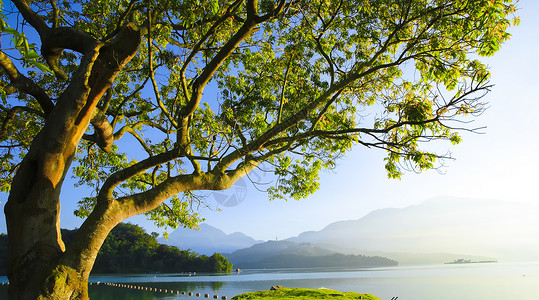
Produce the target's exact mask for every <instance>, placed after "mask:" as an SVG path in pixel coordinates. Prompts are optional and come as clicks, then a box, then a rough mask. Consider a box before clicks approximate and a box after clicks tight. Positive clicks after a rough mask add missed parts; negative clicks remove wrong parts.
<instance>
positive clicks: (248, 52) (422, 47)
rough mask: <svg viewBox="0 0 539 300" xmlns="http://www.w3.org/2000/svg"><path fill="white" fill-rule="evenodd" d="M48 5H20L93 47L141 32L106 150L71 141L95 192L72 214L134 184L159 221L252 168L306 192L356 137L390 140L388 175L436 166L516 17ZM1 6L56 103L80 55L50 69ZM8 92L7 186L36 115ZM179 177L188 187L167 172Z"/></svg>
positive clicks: (120, 84)
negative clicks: (434, 144) (434, 146)
mask: <svg viewBox="0 0 539 300" xmlns="http://www.w3.org/2000/svg"><path fill="white" fill-rule="evenodd" d="M51 3H52V2H51ZM55 5H56V8H53V7H52V4H50V3H45V2H43V3H41V2H39V3H37V2H36V3H31V4H30V8H31V9H34V10H35V11H37V12H38V13H37V14H38V15H40V16H41V18H42V20H43V22H44V23H46V24H47V25H48V26H50V28H61V27H62V26H64V27H66V28H73V29H74V30H76V31H77V32H85V33H87V35H88V36H89V37H91V38H93V39H95V40H94V41H99V43H104V45H105V47H104V48H103V49H106V47H112V46H111V45H112V41H113V40H114V39H115V38H117V37H118V36H119V35H120V32H122V29H123V28H126V27H127V25H128V24H129V25H130V26H131V27H130V28H138V29H141V31H140V32H142V33H143V37H142V38H143V41H142V42H141V43H140V45H139V47H138V51H137V53H136V55H135V56H134V57H133V58H132V59H130V60H129V61H128V62H127V63H126V65H125V66H124V67H123V69H122V70H120V71H119V73H118V75H117V77H115V79H114V82H113V84H112V86H111V87H110V88H109V89H108V90H107V91H106V92H105V94H104V96H103V97H102V98H101V99H100V100H99V103H97V105H96V110H99V112H101V113H102V114H104V115H105V117H106V120H107V121H108V123H110V127H111V128H110V129H111V131H112V132H113V137H112V139H113V141H114V145H113V146H112V147H111V149H110V150H111V151H110V152H109V153H106V152H104V151H103V149H101V148H100V147H99V146H98V143H97V136H98V134H97V133H96V132H92V126H90V127H89V129H88V131H87V132H86V133H85V135H84V136H83V140H82V141H81V142H80V144H79V147H78V152H77V153H76V155H75V158H74V161H75V164H74V169H73V172H72V174H73V176H74V177H75V178H76V180H77V184H78V185H79V186H85V187H88V188H90V190H91V191H92V194H91V195H84V196H85V197H84V198H82V200H81V201H80V202H79V204H80V207H79V209H78V210H77V211H76V214H77V215H78V216H80V217H87V216H88V215H89V214H91V213H92V211H93V208H94V207H95V204H96V203H97V201H98V198H99V197H110V198H111V199H105V200H103V201H113V200H118V201H124V200H126V199H132V198H133V197H136V196H140V195H144V196H145V197H146V198H145V199H147V202H148V203H149V202H151V201H150V200H152V199H155V201H156V203H153V204H152V205H148V207H151V208H152V210H150V211H148V212H147V213H146V216H147V217H148V218H149V219H150V220H153V221H154V222H155V223H156V224H157V225H158V226H164V227H176V226H187V227H193V226H196V223H197V222H199V221H200V219H201V218H200V217H199V216H198V215H197V214H196V213H194V212H193V209H192V208H193V207H196V206H197V205H198V204H201V203H202V202H203V198H201V197H200V195H199V194H197V193H196V190H200V189H209V190H215V189H224V188H227V187H230V186H231V184H232V183H233V182H232V181H234V180H237V179H238V178H239V176H236V175H237V174H242V175H245V174H246V173H248V172H249V171H250V170H252V169H253V168H254V167H256V166H260V167H262V168H264V169H270V170H271V171H272V172H273V173H274V175H275V180H274V182H273V185H272V186H271V187H269V189H268V192H269V193H268V195H269V197H270V199H289V198H292V199H300V198H305V197H307V196H308V195H310V194H311V193H313V192H315V191H316V190H317V189H318V187H319V185H318V180H319V172H320V171H321V170H324V169H331V168H333V167H334V166H335V165H336V161H337V160H338V159H339V158H340V157H342V156H343V155H344V154H345V153H346V152H347V151H349V150H350V149H351V148H352V147H353V146H354V145H363V146H365V147H370V148H377V149H382V150H384V151H386V152H387V157H386V158H385V168H386V170H387V174H388V176H389V177H391V178H400V176H401V175H402V169H403V168H402V167H403V166H407V167H409V168H411V169H414V170H417V171H423V170H427V169H430V168H435V167H437V166H439V162H440V160H443V159H444V158H447V157H445V156H444V155H443V154H438V153H434V152H432V151H430V150H428V149H427V148H426V147H424V146H423V143H424V142H431V141H434V140H441V141H448V142H450V143H451V144H458V143H459V142H461V137H460V135H459V133H458V130H457V129H455V128H456V126H453V125H454V124H455V123H456V122H463V121H464V122H467V121H470V118H472V117H474V116H475V115H477V114H479V113H481V112H482V111H483V110H484V108H485V106H484V103H482V102H481V98H482V97H483V96H484V95H485V94H486V93H487V92H488V91H489V89H490V87H491V86H490V85H489V84H488V78H489V76H490V74H489V71H488V69H487V67H486V65H485V64H484V63H482V62H481V61H480V59H481V57H484V56H490V55H493V54H494V53H495V52H496V51H498V49H499V48H500V46H501V45H502V44H503V42H505V41H506V40H507V39H508V38H509V33H508V32H507V29H508V27H509V26H512V25H513V26H514V25H517V24H518V22H519V20H518V17H516V16H514V13H515V11H516V7H515V5H514V4H513V1H509V0H477V1H465V0H436V1H427V0H411V1H399V0H351V1H341V0H316V1H294V0H289V1H286V0H282V1H269V0H268V1H266V0H264V1H247V0H245V1H231V0H224V1H217V0H187V1H168V0H151V1H146V2H138V1H129V0H121V1H102V0H89V1H86V0H85V1H82V0H73V1H62V2H58V3H55ZM253 10H254V11H253ZM255 14H256V16H255ZM0 19H1V20H2V21H1V24H0V25H1V29H2V35H3V36H4V35H7V36H10V37H11V38H12V40H13V45H14V49H11V50H13V51H12V52H10V55H11V57H17V59H19V60H20V61H21V62H22V65H21V66H20V68H21V70H24V71H25V74H27V77H28V78H29V79H30V80H32V81H33V82H34V83H35V84H36V85H37V86H38V87H39V88H41V89H42V90H43V92H44V93H46V94H47V95H48V96H49V97H50V98H51V101H52V102H53V104H54V105H56V104H57V103H56V102H55V101H58V100H57V99H61V96H62V95H65V94H67V92H66V91H68V89H67V87H68V86H69V85H70V84H74V83H73V82H72V81H76V80H77V78H78V77H76V76H74V74H75V71H76V70H77V68H79V67H80V66H81V63H80V60H81V57H83V56H84V53H80V52H78V51H80V50H77V49H70V48H69V47H67V46H65V45H64V46H65V47H67V48H66V49H65V51H64V52H63V53H62V55H61V56H60V57H59V62H58V66H57V67H58V68H59V69H60V70H61V71H62V72H63V73H65V74H66V75H67V78H68V80H67V81H62V80H59V79H58V78H57V76H56V77H55V76H53V75H51V74H49V73H50V72H49V71H48V69H47V68H50V67H51V66H50V65H48V67H45V65H43V62H44V61H45V60H44V59H43V58H42V57H41V55H40V54H38V53H37V52H36V51H35V50H34V49H35V43H31V42H29V41H28V39H29V36H30V35H25V33H24V31H25V30H26V27H24V26H21V27H20V28H19V27H17V30H14V29H11V28H10V27H9V26H8V25H7V23H6V22H5V20H6V18H5V17H4V16H2V17H1V18H0ZM51 30H52V29H51ZM43 38H46V37H43ZM58 47H60V46H58ZM60 48H61V49H63V48H62V47H60ZM8 50H9V49H2V51H8ZM2 66H3V68H0V76H1V77H2V79H3V82H9V80H11V78H10V77H9V76H8V72H7V70H8V69H7V67H6V66H7V64H6V63H3V65H2ZM21 73H22V72H21ZM1 86H2V87H4V88H5V90H7V84H4V83H1ZM10 88H11V87H10ZM0 90H1V89H0ZM16 94H17V93H14V92H12V93H7V92H5V91H4V92H2V95H1V96H2V100H3V104H2V107H1V109H0V119H1V120H2V132H3V134H2V135H0V143H1V146H2V148H0V149H1V156H0V173H1V174H0V189H2V191H8V190H9V188H10V182H11V179H12V177H13V174H14V173H15V172H16V170H17V168H18V166H19V164H20V162H21V160H22V159H23V158H24V156H25V153H26V152H27V151H28V149H29V147H30V145H31V141H32V139H33V137H34V136H35V135H37V133H38V132H39V131H40V130H41V128H42V127H43V126H44V124H45V122H46V120H47V118H46V117H45V115H44V111H43V108H42V107H41V106H40V104H39V103H38V101H36V99H35V97H33V96H31V95H32V94H31V93H30V91H29V90H24V89H23V90H20V91H19V93H18V94H17V95H16ZM8 100H9V101H8ZM16 107H21V108H18V109H17V108H16ZM364 112H367V113H364ZM93 129H95V125H93ZM471 130H473V128H471ZM163 157H166V158H163ZM120 175H121V176H120ZM205 175H207V177H204V176H205ZM208 178H210V179H211V180H214V181H213V182H209V181H208V180H210V179H208ZM114 180H119V182H118V184H117V185H106V184H105V183H106V182H110V181H114ZM204 180H207V181H204ZM179 181H181V182H182V183H183V184H184V185H183V186H184V187H187V186H188V187H189V188H185V189H182V188H178V187H177V186H175V185H174V184H173V183H178V182H179ZM109 188H110V189H111V190H110V191H109V190H107V189H109ZM157 191H159V192H157ZM163 195H166V197H165V196H163ZM160 197H165V198H166V199H161V198H160ZM127 202H128V201H126V203H127Z"/></svg>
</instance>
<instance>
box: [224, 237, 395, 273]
mask: <svg viewBox="0 0 539 300" xmlns="http://www.w3.org/2000/svg"><path fill="white" fill-rule="evenodd" d="M223 255H224V256H225V257H226V258H227V259H228V260H229V261H230V262H232V263H233V264H234V266H235V267H238V268H252V269H260V268H267V269H271V268H274V269H275V268H320V267H352V268H368V267H381V266H394V265H397V264H398V263H397V262H396V261H393V260H390V259H387V258H385V257H378V256H364V255H344V254H341V253H337V252H335V251H331V250H328V249H325V248H322V247H320V246H316V245H312V244H310V243H294V242H290V241H268V242H265V243H260V244H257V245H254V246H252V247H249V248H246V249H241V250H237V251H235V252H233V253H230V254H227V253H225V254H223Z"/></svg>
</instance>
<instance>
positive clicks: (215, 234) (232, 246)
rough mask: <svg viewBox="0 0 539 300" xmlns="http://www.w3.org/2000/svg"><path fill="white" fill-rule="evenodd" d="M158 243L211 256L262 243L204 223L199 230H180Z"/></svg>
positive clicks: (159, 240)
mask: <svg viewBox="0 0 539 300" xmlns="http://www.w3.org/2000/svg"><path fill="white" fill-rule="evenodd" d="M158 242H159V243H162V244H166V245H170V246H176V247H178V248H180V249H191V250H193V251H195V252H197V253H200V254H205V255H211V254H213V253H215V252H218V253H222V252H233V251H236V250H238V249H242V248H248V247H251V246H252V245H254V244H257V243H261V242H262V241H259V240H255V239H253V238H252V237H250V236H247V235H245V234H243V233H241V232H234V233H231V234H226V233H224V232H223V231H222V230H220V229H217V228H215V227H213V226H211V225H208V224H206V223H202V224H200V226H199V230H193V229H187V228H178V229H176V230H174V231H173V232H171V233H170V234H169V236H168V239H165V238H159V239H158Z"/></svg>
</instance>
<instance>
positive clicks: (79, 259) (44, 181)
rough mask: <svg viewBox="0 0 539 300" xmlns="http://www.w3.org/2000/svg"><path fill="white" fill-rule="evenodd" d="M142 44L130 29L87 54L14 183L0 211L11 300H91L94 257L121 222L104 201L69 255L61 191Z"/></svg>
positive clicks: (115, 209)
mask: <svg viewBox="0 0 539 300" xmlns="http://www.w3.org/2000/svg"><path fill="white" fill-rule="evenodd" d="M141 36H142V33H141V31H140V30H138V29H137V28H135V27H134V26H132V25H130V24H127V25H126V26H125V27H124V28H123V29H122V30H121V31H120V32H119V33H118V35H117V36H116V38H115V39H114V40H112V41H111V42H110V43H107V44H102V43H100V42H96V43H94V44H92V45H93V46H92V47H88V49H87V50H86V52H85V53H84V55H83V57H82V60H81V63H80V65H79V68H78V70H77V71H76V72H75V73H74V74H73V75H72V76H71V78H70V83H69V85H68V87H67V88H66V90H65V91H64V92H63V93H62V95H61V96H60V98H59V99H58V101H57V104H56V106H55V107H54V109H53V111H52V112H51V114H50V115H49V116H48V118H47V120H46V122H45V125H44V127H43V128H42V130H41V131H40V132H39V134H38V135H37V136H36V137H35V138H34V140H33V141H32V145H31V146H30V150H29V151H28V153H27V154H26V156H25V157H24V159H23V160H22V162H21V165H20V167H19V169H18V170H17V173H16V175H15V177H14V178H13V183H12V185H11V192H10V194H9V197H8V201H7V203H6V206H5V208H4V209H5V215H6V223H7V230H8V241H9V258H8V278H9V280H10V286H9V298H10V299H17V300H19V299H21V300H27V299H28V300H34V299H57V300H68V299H88V277H89V275H90V271H91V269H92V267H93V263H94V261H95V258H96V256H97V252H98V251H99V248H100V247H101V245H102V243H103V241H104V240H105V238H106V237H107V235H108V233H109V232H110V230H112V228H113V227H114V226H115V225H116V224H117V223H118V222H120V221H121V220H123V219H122V218H124V217H125V215H124V214H122V213H118V207H117V205H116V204H115V203H110V202H106V201H105V202H104V204H101V205H99V206H98V207H96V208H95V210H94V211H95V212H96V213H95V214H92V215H93V216H92V217H90V218H88V219H87V221H86V222H85V224H84V225H83V226H82V227H81V229H80V230H79V231H80V232H79V233H77V237H76V241H74V242H73V244H76V243H78V245H74V246H73V247H70V249H66V247H65V245H64V243H63V241H62V237H61V232H60V190H61V187H62V184H63V182H64V178H65V175H66V173H67V171H68V169H69V167H70V165H71V162H72V161H73V157H74V155H75V152H76V150H77V146H78V144H79V142H80V140H81V138H82V136H83V134H84V132H85V131H86V129H87V128H88V126H89V124H90V119H91V118H92V115H93V112H94V109H95V107H96V105H97V103H98V101H99V99H101V97H102V95H103V94H104V93H105V92H106V90H107V89H109V88H110V87H111V85H112V82H113V81H114V79H115V77H116V75H117V74H118V73H119V72H120V70H121V68H122V67H123V66H124V65H125V64H126V63H127V62H129V61H130V60H131V58H132V57H133V56H134V55H135V53H136V52H137V51H138V47H139V45H140V43H141ZM101 125H103V124H101ZM109 138H110V137H109ZM105 145H106V144H105ZM81 236H82V237H81ZM77 241H78V242H77Z"/></svg>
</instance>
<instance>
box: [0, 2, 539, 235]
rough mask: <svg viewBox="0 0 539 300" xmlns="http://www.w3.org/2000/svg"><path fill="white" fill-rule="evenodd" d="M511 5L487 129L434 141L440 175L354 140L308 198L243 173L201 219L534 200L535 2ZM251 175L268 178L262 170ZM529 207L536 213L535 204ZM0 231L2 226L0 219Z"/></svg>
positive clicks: (326, 216) (243, 220)
mask: <svg viewBox="0 0 539 300" xmlns="http://www.w3.org/2000/svg"><path fill="white" fill-rule="evenodd" d="M518 6H519V8H520V10H519V12H518V15H520V16H521V24H520V26H518V27H514V28H511V33H512V34H513V36H512V38H511V40H509V41H508V42H507V43H506V44H505V45H503V47H502V48H501V50H500V52H498V53H497V54H496V55H495V56H494V57H490V58H487V59H486V61H487V62H488V65H489V66H490V70H491V72H492V74H493V76H492V80H491V83H493V84H495V86H494V88H493V89H492V92H491V93H489V94H488V95H487V96H486V98H485V99H484V100H485V101H487V102H489V105H490V108H489V109H488V110H487V111H486V112H485V113H484V114H483V115H482V116H480V117H479V118H477V119H476V121H475V122H474V123H473V124H472V126H473V127H479V126H486V127H487V128H486V129H485V130H483V131H484V134H481V135H479V134H464V141H463V142H462V143H461V144H460V145H457V146H450V145H446V144H441V145H439V146H440V147H441V148H440V149H442V152H445V151H450V152H451V153H452V156H453V157H454V158H455V160H448V161H446V162H445V165H446V166H445V167H443V168H442V169H441V170H440V171H442V173H443V174H440V173H439V172H437V171H428V172H424V173H422V174H415V173H413V172H408V173H405V174H404V176H403V177H402V179H401V180H390V179H387V176H386V173H385V170H384V162H383V158H384V155H385V153H383V152H381V151H380V150H373V149H365V148H362V147H360V146H357V147H355V148H354V149H352V151H350V152H349V154H348V155H347V156H346V157H344V158H343V159H342V160H341V161H340V162H339V165H338V166H337V168H335V169H334V170H333V171H331V172H323V173H322V174H321V180H320V186H321V188H320V190H319V191H318V192H316V193H315V194H313V195H312V196H310V197H308V198H307V199H303V200H300V201H295V200H289V201H286V202H285V201H273V202H269V201H268V200H267V196H266V195H265V194H264V193H263V192H259V191H257V190H256V189H255V188H254V187H253V186H252V185H251V184H250V182H249V181H248V180H247V181H243V183H245V186H246V190H244V188H243V187H242V184H241V182H240V183H239V184H237V185H236V186H235V187H233V188H232V189H230V190H227V191H224V192H220V193H216V194H208V197H207V202H208V204H210V205H211V206H213V207H214V208H216V207H218V208H220V209H221V211H215V210H209V209H202V210H201V211H200V212H201V214H202V216H203V217H205V218H206V222H207V223H208V224H210V225H212V226H215V227H218V228H220V229H222V230H223V231H225V232H227V233H232V232H236V231H240V232H243V233H245V234H247V235H250V236H252V237H254V238H256V239H262V240H268V239H275V238H278V239H284V238H288V237H291V236H295V235H297V234H299V233H301V232H303V231H308V230H320V229H322V228H323V227H325V226H326V225H328V224H330V223H332V222H335V221H340V220H350V219H358V218H361V217H362V216H364V215H366V214H367V213H369V212H371V211H373V210H375V209H380V208H386V207H406V206H409V205H413V204H418V203H420V202H423V201H425V200H428V199H430V198H433V197H436V196H441V195H447V196H459V197H471V198H480V199H499V200H504V201H510V202H523V203H524V202H527V203H535V204H538V203H539V193H538V191H537V187H538V183H537V180H538V179H539V173H538V172H539V158H538V155H539V132H538V131H537V128H536V126H534V125H535V122H536V121H537V120H539V84H538V83H537V82H538V78H539V75H538V73H537V72H538V70H539V62H538V60H537V51H538V49H539V1H536V0H523V1H520V3H519V5H518ZM251 177H252V178H253V179H259V181H264V180H271V178H270V177H269V176H265V175H264V174H263V173H261V172H258V173H256V174H251ZM244 192H245V193H244ZM83 193H84V191H80V190H77V189H75V188H73V184H72V181H70V180H69V178H68V179H67V180H66V182H65V184H64V188H63V191H62V198H63V202H62V205H63V206H62V220H61V222H62V227H63V228H74V227H78V226H80V223H81V220H80V219H78V218H76V217H74V216H73V213H72V211H73V209H74V207H75V205H74V204H75V203H76V202H77V201H78V200H79V199H80V197H81V194H83ZM236 193H238V194H236ZM232 195H238V198H237V199H239V200H241V202H240V203H238V204H237V205H234V206H230V207H225V206H221V205H218V203H217V201H216V200H218V199H228V200H231V201H233V200H234V199H233V198H230V197H231V196H232ZM6 200H7V195H5V194H1V195H0V201H1V204H0V205H1V206H2V208H3V205H4V204H5V202H6ZM526 207H529V206H526ZM535 207H536V208H538V210H537V213H538V214H539V205H535ZM528 213H529V211H528ZM129 221H131V222H133V223H139V224H140V225H143V226H144V227H146V228H147V231H149V232H151V231H158V230H156V229H155V228H154V227H153V226H151V224H149V223H147V222H145V221H144V218H143V217H134V218H132V219H130V220H129ZM537 226H538V227H539V222H538V224H537ZM0 232H6V226H5V221H4V220H3V218H2V219H1V220H0Z"/></svg>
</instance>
